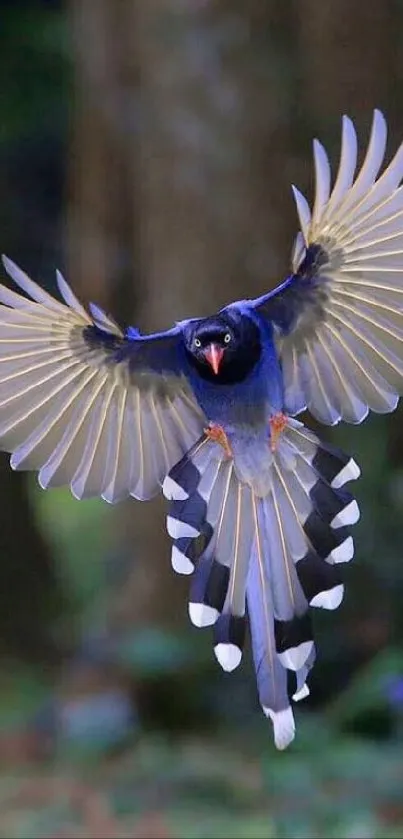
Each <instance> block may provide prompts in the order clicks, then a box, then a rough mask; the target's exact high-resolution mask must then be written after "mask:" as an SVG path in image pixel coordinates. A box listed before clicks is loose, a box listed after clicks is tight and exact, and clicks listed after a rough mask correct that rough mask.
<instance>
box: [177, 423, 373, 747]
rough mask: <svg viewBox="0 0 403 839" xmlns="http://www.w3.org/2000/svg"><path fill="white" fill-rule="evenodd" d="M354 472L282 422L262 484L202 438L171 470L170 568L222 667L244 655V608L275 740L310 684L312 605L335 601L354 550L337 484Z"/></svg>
mask: <svg viewBox="0 0 403 839" xmlns="http://www.w3.org/2000/svg"><path fill="white" fill-rule="evenodd" d="M359 474H360V470H359V468H358V466H357V464H356V463H355V462H354V461H353V460H352V459H351V458H349V457H348V456H346V455H344V454H343V453H342V452H340V451H339V450H337V449H335V448H333V447H331V446H329V445H326V444H323V443H320V442H319V440H318V438H317V437H316V436H315V435H314V434H313V433H312V432H311V431H309V430H308V429H307V428H305V427H304V426H303V425H302V424H301V423H300V422H298V421H297V420H293V419H289V421H288V424H287V427H286V429H285V431H284V432H283V434H282V437H281V439H280V441H279V445H278V448H277V451H276V453H275V456H274V458H273V465H272V472H271V485H270V491H269V492H268V493H267V494H266V495H265V496H264V497H260V496H258V495H257V494H256V493H255V492H254V490H253V488H252V487H251V486H249V485H248V484H245V483H241V482H240V481H239V480H238V478H237V475H236V471H235V466H234V462H233V461H232V460H231V459H228V458H227V457H226V454H225V452H224V450H223V449H222V448H221V447H220V446H219V445H218V444H216V443H213V442H212V441H211V440H209V439H208V438H207V437H203V438H201V440H200V441H199V442H198V443H197V444H196V445H195V446H194V447H193V448H192V449H191V450H190V451H189V452H188V454H187V455H185V457H184V458H183V459H182V460H181V461H180V462H179V463H178V464H177V465H176V466H175V467H174V468H173V469H172V470H171V472H170V474H169V476H168V477H167V478H166V480H165V483H164V487H163V490H164V494H165V496H166V497H167V498H168V499H169V500H170V506H169V513H168V531H169V533H170V535H171V537H172V539H173V546H172V565H173V567H174V569H175V570H176V571H178V572H179V573H183V574H192V579H191V585H190V597H189V615H190V619H191V621H192V622H193V623H194V624H195V625H196V626H199V627H205V626H210V625H213V627H214V629H213V632H214V651H215V655H216V657H217V659H218V661H219V662H220V664H221V666H222V667H223V668H224V670H227V671H231V670H233V669H235V667H237V666H238V665H239V663H240V661H241V657H242V650H243V645H244V639H245V630H246V611H247V613H248V617H249V625H250V632H251V640H252V650H253V658H254V664H255V670H256V678H257V685H258V692H259V700H260V704H261V706H262V708H263V711H264V713H265V714H266V716H268V717H270V719H271V720H272V723H273V727H274V739H275V743H276V746H277V747H278V748H279V749H283V748H285V747H286V746H287V745H288V744H289V743H290V741H291V740H292V739H293V737H294V733H295V726H294V718H293V713H292V709H291V706H290V697H289V687H288V686H289V682H290V679H289V678H288V672H289V671H293V672H294V674H295V679H294V683H295V687H294V691H293V692H292V698H293V699H294V701H298V700H299V699H303V698H304V696H306V695H307V694H308V693H309V689H308V687H307V684H306V680H307V676H308V674H309V671H310V669H311V667H312V666H313V664H314V661H315V655H316V653H315V646H314V641H313V634H312V627H311V621H310V614H309V606H313V607H319V608H324V609H336V608H337V606H338V605H339V604H340V603H341V600H342V598H343V590H344V589H343V583H342V580H341V576H340V572H339V564H340V563H343V562H348V561H349V560H351V559H352V557H353V553H354V545H353V540H352V537H351V535H350V530H349V525H352V524H354V523H355V522H356V521H357V520H358V517H359V510H358V506H357V503H356V501H355V500H354V499H353V497H352V495H351V494H350V493H348V492H347V491H346V490H345V489H344V488H343V487H344V484H345V483H347V482H348V481H350V480H354V479H355V478H357V477H358V476H359Z"/></svg>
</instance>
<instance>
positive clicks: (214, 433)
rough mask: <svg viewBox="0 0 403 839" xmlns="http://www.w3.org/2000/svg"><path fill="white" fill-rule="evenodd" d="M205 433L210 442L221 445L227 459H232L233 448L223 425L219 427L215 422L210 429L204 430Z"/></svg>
mask: <svg viewBox="0 0 403 839" xmlns="http://www.w3.org/2000/svg"><path fill="white" fill-rule="evenodd" d="M204 433H205V434H206V436H207V437H208V438H209V440H212V441H213V443H219V445H220V446H222V447H223V449H224V451H225V454H226V455H227V457H232V451H231V446H230V444H229V442H228V437H227V435H226V433H225V431H224V429H223V428H222V426H221V425H217V424H216V423H215V422H211V423H210V425H209V426H208V428H205V429H204Z"/></svg>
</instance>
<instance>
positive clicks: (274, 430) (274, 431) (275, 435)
mask: <svg viewBox="0 0 403 839" xmlns="http://www.w3.org/2000/svg"><path fill="white" fill-rule="evenodd" d="M269 423H270V448H271V450H272V452H275V451H276V448H277V442H278V439H279V437H280V436H281V434H282V433H283V431H284V429H285V427H286V425H287V417H286V415H285V414H281V413H280V414H274V416H273V417H270V419H269Z"/></svg>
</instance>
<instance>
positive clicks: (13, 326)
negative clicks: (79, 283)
mask: <svg viewBox="0 0 403 839" xmlns="http://www.w3.org/2000/svg"><path fill="white" fill-rule="evenodd" d="M4 265H5V267H6V269H7V271H8V273H9V274H10V276H11V277H12V279H13V280H14V281H15V282H16V283H17V285H19V287H20V288H21V289H22V291H23V292H25V295H29V297H27V296H23V295H21V294H18V293H16V292H15V291H12V290H10V289H8V288H6V287H5V286H0V301H1V304H2V305H0V447H1V448H2V449H4V450H6V451H9V452H11V453H12V458H11V465H12V466H13V468H15V469H37V470H38V471H39V480H40V483H41V485H42V486H44V487H47V486H60V485H62V484H65V483H66V484H70V487H71V489H72V492H73V493H74V494H75V495H76V496H77V497H79V498H81V497H90V496H102V497H103V498H105V499H106V500H108V501H110V502H115V501H117V500H120V499H121V498H124V497H126V496H128V495H130V494H131V495H134V496H135V497H137V498H148V497H150V496H151V495H153V494H155V493H156V492H157V491H158V489H159V487H160V486H161V485H162V482H163V480H164V477H165V475H166V474H167V473H168V472H169V471H170V469H171V468H172V466H173V465H174V464H175V463H176V462H177V461H178V460H180V459H181V457H182V456H183V454H184V453H185V452H186V451H187V450H188V449H189V447H191V446H192V445H193V444H194V443H195V441H196V440H197V439H199V437H200V435H201V433H202V430H203V426H204V424H205V420H204V417H203V415H202V413H201V411H200V409H199V407H198V405H197V403H196V401H195V398H194V396H193V393H192V390H191V387H190V385H189V382H188V380H187V379H186V377H185V375H184V373H183V364H182V356H181V349H180V347H181V335H180V329H179V328H178V327H176V328H174V329H173V330H170V331H168V332H166V333H160V334H158V335H152V336H148V337H144V336H140V335H138V334H137V333H130V335H129V334H128V335H127V336H125V335H124V334H123V332H122V330H121V329H120V327H119V326H118V325H117V324H116V323H115V321H114V320H113V319H112V318H111V317H110V316H109V315H106V314H105V313H104V312H102V310H101V309H99V308H98V307H97V306H95V305H91V314H92V317H90V315H88V314H87V312H86V311H85V309H84V308H83V306H82V305H81V303H80V302H79V301H78V300H77V298H76V296H75V295H74V293H73V292H72V290H71V289H70V287H69V286H68V284H67V282H66V280H65V279H64V278H63V277H62V275H61V274H60V273H58V274H57V283H58V287H59V291H60V293H61V295H62V297H63V300H64V301H65V302H64V303H61V302H59V301H58V300H55V299H54V298H53V297H52V296H51V295H50V294H48V292H46V291H44V290H43V289H41V288H40V287H39V286H38V285H37V284H36V283H34V282H33V280H31V279H30V278H29V277H28V276H27V274H25V273H24V272H23V271H21V269H20V268H18V267H17V266H16V265H15V264H14V263H12V262H11V261H10V260H8V259H7V258H5V259H4Z"/></svg>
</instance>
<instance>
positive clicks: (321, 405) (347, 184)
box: [253, 111, 403, 425]
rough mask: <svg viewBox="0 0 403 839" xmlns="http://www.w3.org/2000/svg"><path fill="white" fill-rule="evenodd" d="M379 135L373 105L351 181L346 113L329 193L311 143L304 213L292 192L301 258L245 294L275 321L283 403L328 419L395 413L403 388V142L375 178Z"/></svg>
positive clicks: (324, 163)
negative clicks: (278, 281) (289, 271)
mask: <svg viewBox="0 0 403 839" xmlns="http://www.w3.org/2000/svg"><path fill="white" fill-rule="evenodd" d="M386 138H387V130H386V122H385V119H384V117H383V115H382V114H381V113H380V112H379V111H375V112H374V117H373V122H372V129H371V134H370V139H369V144H368V149H367V153H366V155H365V159H364V163H363V165H362V167H361V169H360V171H359V172H358V175H357V177H356V179H355V180H354V172H355V166H356V157H357V143H356V134H355V130H354V127H353V125H352V123H351V121H350V120H349V119H348V118H346V117H345V118H344V119H343V133H342V151H341V157H340V165H339V170H338V174H337V177H336V181H335V184H334V187H333V190H332V191H331V189H330V168H329V164H328V160H327V156H326V153H325V151H324V149H323V148H322V146H321V145H320V144H319V143H318V142H317V141H315V144H314V163H315V173H316V194H315V199H314V208H313V213H312V217H311V215H310V210H309V206H308V204H307V203H306V201H305V199H304V198H302V196H301V195H300V193H299V192H298V191H297V190H294V195H295V199H296V206H297V212H298V216H299V220H300V224H301V230H302V233H303V236H304V240H305V245H306V247H305V250H304V251H303V252H302V253H301V258H300V264H299V266H296V265H295V261H294V263H293V270H294V274H293V275H292V276H291V277H290V278H289V279H288V280H287V281H286V282H285V283H283V284H282V286H279V288H278V289H275V290H274V292H272V293H271V294H268V295H266V296H265V297H262V298H260V299H259V300H256V301H253V305H254V307H255V308H256V309H257V310H258V311H260V312H261V314H262V315H263V316H264V317H266V318H268V319H270V320H271V321H272V322H273V323H274V326H275V336H276V343H277V348H278V352H279V355H280V359H281V363H282V369H283V375H284V383H285V408H286V410H287V411H289V412H290V413H291V414H296V413H299V411H301V410H302V409H303V408H304V407H305V406H307V407H308V408H309V410H310V412H311V413H312V414H313V415H314V416H315V417H316V418H317V419H318V420H320V421H321V422H324V423H326V424H330V425H332V424H334V423H337V422H339V421H340V420H342V419H343V420H346V421H348V422H354V423H359V422H362V421H363V419H365V417H366V416H367V413H368V411H369V410H373V411H376V412H379V413H384V412H388V411H393V410H394V409H395V407H396V405H397V402H398V398H399V396H401V395H402V394H403V186H401V185H400V184H401V181H402V179H403V144H402V145H401V146H400V147H399V149H398V150H397V152H396V154H395V156H394V157H393V158H392V160H391V162H390V163H389V165H388V166H387V167H386V168H385V169H384V171H383V173H381V174H380V175H379V172H380V169H381V166H382V162H383V158H384V154H385V147H386ZM294 260H295V255H294Z"/></svg>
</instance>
